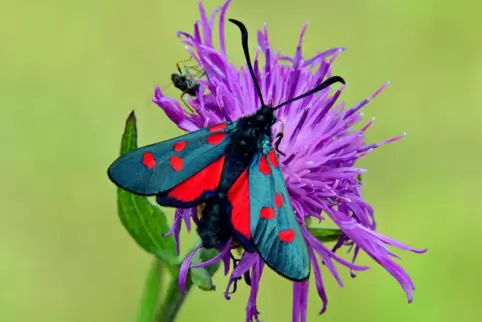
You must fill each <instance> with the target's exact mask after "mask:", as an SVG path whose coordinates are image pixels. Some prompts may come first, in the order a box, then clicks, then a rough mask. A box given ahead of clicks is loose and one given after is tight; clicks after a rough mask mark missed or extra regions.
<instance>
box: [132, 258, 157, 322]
mask: <svg viewBox="0 0 482 322" xmlns="http://www.w3.org/2000/svg"><path fill="white" fill-rule="evenodd" d="M162 273H163V266H162V263H161V261H160V260H159V259H157V258H154V261H153V262H152V266H151V269H150V271H149V275H148V276H147V280H146V284H145V286H144V294H143V295H142V299H141V304H140V308H139V315H138V316H137V321H138V322H152V318H153V317H154V313H155V312H156V310H157V307H158V305H159V297H160V293H161V292H160V290H161V275H162Z"/></svg>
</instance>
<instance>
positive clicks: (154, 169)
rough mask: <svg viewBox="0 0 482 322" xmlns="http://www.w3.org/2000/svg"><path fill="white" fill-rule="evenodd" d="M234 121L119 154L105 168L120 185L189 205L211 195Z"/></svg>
mask: <svg viewBox="0 0 482 322" xmlns="http://www.w3.org/2000/svg"><path fill="white" fill-rule="evenodd" d="M235 127H236V124H235V123H222V124H219V125H215V126H212V127H210V128H204V129H201V130H198V131H195V132H191V133H188V134H185V135H182V136H180V137H177V138H174V139H171V140H168V141H164V142H160V143H156V144H152V145H148V146H145V147H142V148H139V149H137V150H134V151H132V152H129V153H126V154H124V155H122V156H120V157H119V158H118V159H117V160H116V161H114V163H112V165H111V166H110V167H109V169H108V175H109V178H110V179H111V180H112V182H114V183H115V184H116V185H117V186H119V187H120V188H122V189H124V190H127V191H129V192H132V193H134V194H138V195H157V201H158V202H159V203H160V204H161V205H168V206H169V205H172V206H178V207H190V206H192V205H196V204H197V203H199V202H200V200H202V199H205V198H207V197H209V196H211V195H213V194H214V190H216V188H217V186H218V184H219V181H220V178H221V173H222V169H223V166H224V159H225V157H224V156H225V150H226V148H227V146H228V144H229V142H230V141H231V133H232V131H233V130H234V129H235Z"/></svg>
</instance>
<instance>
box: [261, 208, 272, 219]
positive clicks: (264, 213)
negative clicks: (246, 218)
mask: <svg viewBox="0 0 482 322" xmlns="http://www.w3.org/2000/svg"><path fill="white" fill-rule="evenodd" d="M259 216H260V217H261V218H263V219H273V218H274V217H275V216H276V212H275V211H274V209H273V208H271V207H264V208H263V209H261V212H260V214H259Z"/></svg>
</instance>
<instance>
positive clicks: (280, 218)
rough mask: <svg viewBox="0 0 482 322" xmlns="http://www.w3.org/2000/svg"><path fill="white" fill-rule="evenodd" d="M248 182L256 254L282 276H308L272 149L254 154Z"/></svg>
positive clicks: (304, 248)
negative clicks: (265, 152)
mask: <svg viewBox="0 0 482 322" xmlns="http://www.w3.org/2000/svg"><path fill="white" fill-rule="evenodd" d="M248 182H249V209H250V216H249V220H250V223H249V227H250V234H251V238H252V241H253V243H254V245H255V247H256V248H257V250H258V252H259V254H260V255H261V257H262V258H263V260H264V261H265V262H266V264H268V265H269V266H270V267H271V268H272V269H274V270H275V271H276V272H278V273H279V274H281V275H283V276H284V277H286V278H288V279H290V280H295V281H301V280H305V279H307V278H308V276H309V274H310V259H309V255H308V247H307V244H306V241H305V239H304V237H303V234H302V232H301V228H300V225H299V223H298V221H297V220H296V215H295V213H294V211H293V208H292V206H291V202H290V198H289V195H288V191H287V189H286V183H285V180H284V177H283V173H282V171H281V169H280V166H279V163H278V159H277V157H276V153H275V151H274V150H273V149H271V150H270V151H269V153H268V154H267V155H262V154H259V155H256V156H255V158H254V160H253V162H252V163H251V166H250V167H249V169H248Z"/></svg>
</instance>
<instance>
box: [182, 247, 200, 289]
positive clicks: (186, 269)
mask: <svg viewBox="0 0 482 322" xmlns="http://www.w3.org/2000/svg"><path fill="white" fill-rule="evenodd" d="M201 247H202V245H201V244H199V245H198V246H197V247H196V248H195V249H194V250H193V251H192V252H191V254H189V255H188V256H187V257H186V259H185V260H184V261H183V262H182V264H181V268H180V269H179V280H178V283H179V290H180V291H181V292H182V293H184V294H186V293H187V292H186V281H187V275H188V273H189V266H190V265H191V262H192V259H193V257H194V255H196V253H197V252H198V251H199V249H201Z"/></svg>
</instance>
